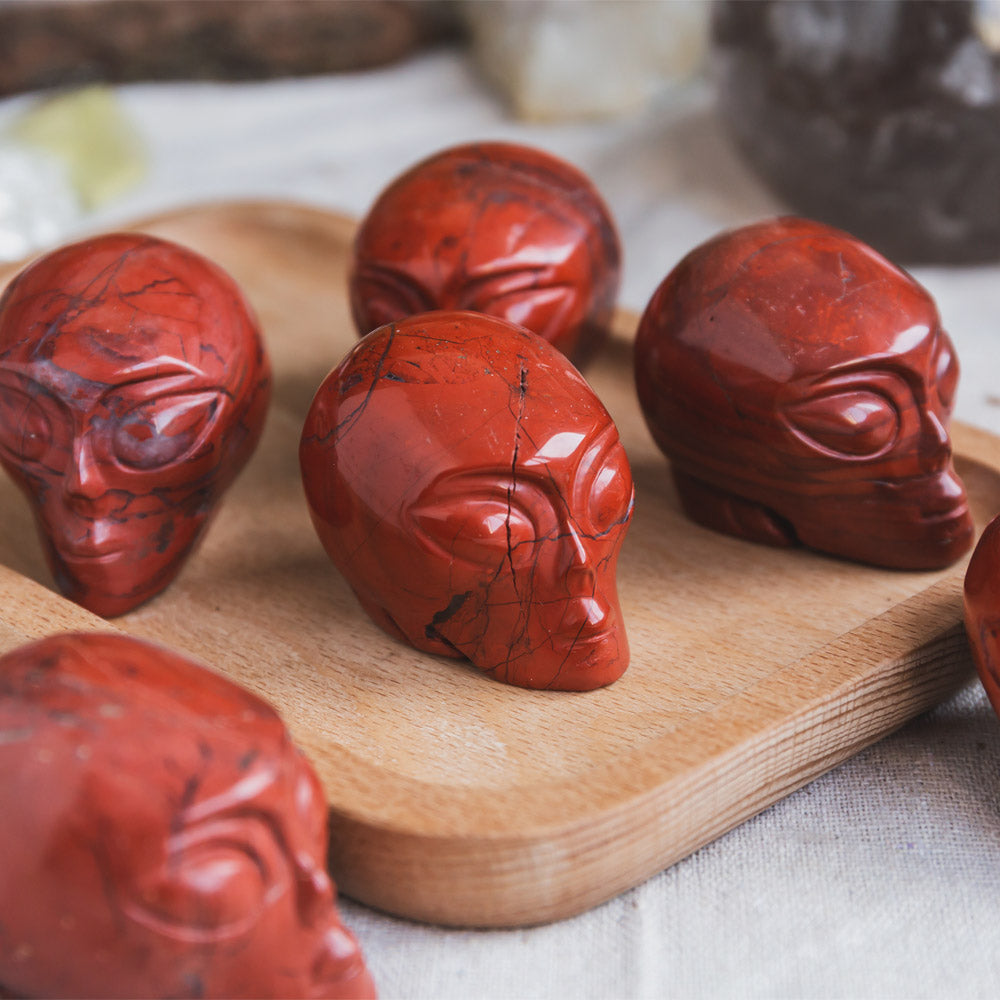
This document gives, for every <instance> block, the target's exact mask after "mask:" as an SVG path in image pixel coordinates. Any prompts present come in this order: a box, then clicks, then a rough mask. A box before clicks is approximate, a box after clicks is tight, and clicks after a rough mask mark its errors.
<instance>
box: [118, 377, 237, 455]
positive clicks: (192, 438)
mask: <svg viewBox="0 0 1000 1000" xmlns="http://www.w3.org/2000/svg"><path fill="white" fill-rule="evenodd" d="M222 399H223V394H222V393H221V392H218V391H215V390H213V391H209V392H204V391H202V392H181V393H174V394H171V395H166V396H157V397H156V398H154V399H150V400H147V401H146V402H143V403H140V404H139V405H138V406H135V407H133V408H132V409H131V410H130V411H129V412H128V413H126V414H125V415H124V416H123V417H122V418H121V420H120V421H119V423H118V424H117V426H116V427H115V430H114V434H113V447H114V453H115V455H116V457H117V458H118V460H119V461H120V462H121V463H122V464H123V465H126V466H128V467H130V468H133V469H139V470H143V471H146V470H149V469H159V468H162V467H163V466H165V465H170V464H172V463H173V462H177V461H180V460H181V459H182V458H184V457H186V456H187V455H188V454H190V453H191V452H193V451H194V450H195V449H196V448H197V446H198V445H199V444H200V443H201V442H202V440H203V439H204V438H205V436H206V434H207V433H208V431H209V429H210V428H211V427H212V425H213V424H214V423H215V420H216V417H217V415H218V412H219V409H220V406H221V403H222Z"/></svg>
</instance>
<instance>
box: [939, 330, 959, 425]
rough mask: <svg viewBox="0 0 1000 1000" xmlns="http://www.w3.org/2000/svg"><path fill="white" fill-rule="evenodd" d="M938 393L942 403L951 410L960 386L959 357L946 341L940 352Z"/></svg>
mask: <svg viewBox="0 0 1000 1000" xmlns="http://www.w3.org/2000/svg"><path fill="white" fill-rule="evenodd" d="M936 382H937V393H938V398H939V399H940V400H941V405H942V406H943V407H944V408H945V409H946V410H947V411H948V412H951V408H952V406H953V405H954V402H955V390H956V389H957V388H958V359H957V358H956V357H955V352H954V351H953V350H952V349H951V348H950V346H949V345H948V344H947V343H945V344H944V345H943V346H942V348H941V351H940V352H939V354H938V359H937V371H936Z"/></svg>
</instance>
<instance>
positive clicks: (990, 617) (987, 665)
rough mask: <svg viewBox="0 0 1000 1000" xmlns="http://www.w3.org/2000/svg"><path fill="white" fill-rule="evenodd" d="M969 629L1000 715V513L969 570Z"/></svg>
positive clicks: (981, 675) (975, 656) (976, 659)
mask: <svg viewBox="0 0 1000 1000" xmlns="http://www.w3.org/2000/svg"><path fill="white" fill-rule="evenodd" d="M965 631H966V632H967V633H968V636H969V645H970V646H971V648H972V659H973V661H974V662H975V664H976V670H977V671H978V673H979V679H980V680H981V681H982V684H983V687H984V688H985V689H986V694H987V695H988V696H989V699H990V704H991V705H992V706H993V710H994V711H995V712H996V713H997V714H998V715H1000V516H998V517H996V518H994V519H993V520H992V521H991V522H990V523H989V524H988V525H987V526H986V528H985V530H984V531H983V533H982V535H981V536H980V538H979V541H978V542H977V543H976V548H975V551H974V552H973V553H972V558H971V559H970V560H969V568H968V569H967V570H966V573H965Z"/></svg>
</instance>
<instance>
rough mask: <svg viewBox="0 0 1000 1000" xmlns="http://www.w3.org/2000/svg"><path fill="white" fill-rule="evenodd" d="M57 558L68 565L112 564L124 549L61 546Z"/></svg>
mask: <svg viewBox="0 0 1000 1000" xmlns="http://www.w3.org/2000/svg"><path fill="white" fill-rule="evenodd" d="M58 552H59V558H60V559H62V560H63V561H64V562H68V563H84V564H86V565H88V566H94V565H100V564H102V563H108V562H113V561H114V560H115V559H117V558H118V557H119V556H121V555H123V554H124V552H125V550H124V549H108V548H101V549H81V548H70V547H69V546H63V547H62V548H60V549H59V550H58Z"/></svg>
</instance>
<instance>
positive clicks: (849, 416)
mask: <svg viewBox="0 0 1000 1000" xmlns="http://www.w3.org/2000/svg"><path fill="white" fill-rule="evenodd" d="M784 413H785V419H786V420H787V421H788V425H789V426H790V427H791V429H792V430H793V431H795V433H796V434H797V435H798V436H799V437H800V438H802V440H804V441H805V442H806V443H807V444H810V445H812V446H813V447H814V448H817V450H819V451H824V452H833V453H835V454H838V455H846V456H850V457H853V458H867V457H871V456H873V455H877V454H879V453H880V452H882V451H884V450H885V449H886V448H888V447H889V446H890V445H891V444H892V443H893V442H894V441H895V440H896V435H897V434H898V433H899V413H898V412H897V410H896V407H895V405H894V404H893V403H892V402H891V401H890V400H889V399H887V398H886V397H885V396H883V395H881V394H879V393H875V392H870V391H867V390H863V389H855V390H852V391H849V392H837V393H830V394H829V395H826V396H817V397H815V398H813V399H810V400H807V401H806V402H804V403H798V404H796V405H794V406H791V407H788V408H786V409H785V411H784Z"/></svg>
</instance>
